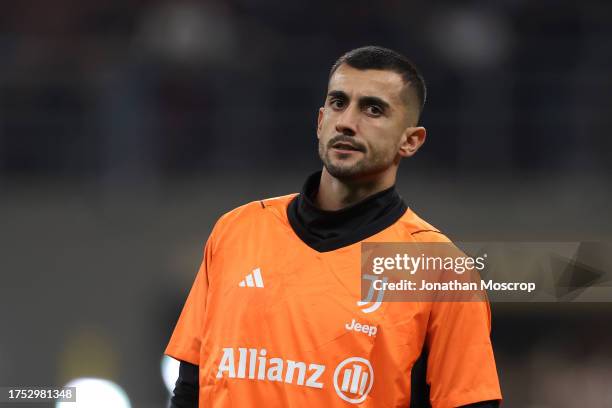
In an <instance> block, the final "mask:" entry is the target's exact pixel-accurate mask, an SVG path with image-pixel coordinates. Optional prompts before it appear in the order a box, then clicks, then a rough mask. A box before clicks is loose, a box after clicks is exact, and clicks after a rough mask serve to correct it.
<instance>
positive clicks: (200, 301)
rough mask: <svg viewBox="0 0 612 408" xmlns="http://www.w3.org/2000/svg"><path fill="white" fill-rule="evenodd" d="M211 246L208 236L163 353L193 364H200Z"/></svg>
mask: <svg viewBox="0 0 612 408" xmlns="http://www.w3.org/2000/svg"><path fill="white" fill-rule="evenodd" d="M211 247H212V243H211V239H210V238H209V240H208V242H207V243H206V247H205V249H204V258H203V260H202V265H201V266H200V269H199V270H198V273H197V275H196V278H195V281H194V283H193V286H192V287H191V290H190V292H189V295H188V296H187V301H186V302H185V305H184V306H183V310H182V312H181V315H180V317H179V319H178V322H177V323H176V327H175V328H174V332H173V333H172V337H171V338H170V342H169V343H168V346H167V347H166V351H165V354H167V355H169V356H170V357H173V358H175V359H177V360H182V361H186V362H188V363H191V364H195V365H199V364H200V361H199V359H200V344H201V338H202V324H203V321H204V313H205V311H206V296H207V293H208V268H209V266H210V263H211V259H212V249H211Z"/></svg>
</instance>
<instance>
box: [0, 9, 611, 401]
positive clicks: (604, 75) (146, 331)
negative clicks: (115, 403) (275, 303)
mask: <svg viewBox="0 0 612 408" xmlns="http://www.w3.org/2000/svg"><path fill="white" fill-rule="evenodd" d="M610 43H612V3H610V2H603V1H598V2H594V1H582V2H570V1H552V0H551V1H527V0H499V1H495V2H489V1H469V2H463V3H462V4H461V5H459V4H458V3H456V2H450V1H438V2H435V4H434V3H433V2H426V1H399V0H381V1H378V2H362V1H356V2H343V1H340V2H325V1H322V0H313V1H310V2H299V3H298V2H286V1H279V0H275V1H265V2H260V1H251V0H229V1H206V2H204V1H183V0H179V1H143V0H123V1H117V0H112V1H105V2H83V1H76V0H56V1H53V2H42V1H34V0H21V1H19V2H4V3H3V4H2V6H0V220H1V222H0V245H1V246H0V248H1V250H0V251H1V256H0V273H1V276H2V284H1V285H0V302H1V303H0V305H1V307H0V322H1V328H0V331H1V333H2V334H1V336H0V385H6V386H12V385H18V386H24V385H62V384H66V383H67V382H68V381H70V380H73V379H75V378H79V377H98V378H103V379H107V380H111V381H113V382H115V383H116V384H118V385H119V386H120V387H122V388H123V390H124V391H125V392H126V394H127V396H128V397H129V399H130V401H131V405H132V407H134V408H141V407H143V408H144V407H147V408H149V407H162V406H164V405H165V403H166V401H167V398H168V394H167V391H166V388H165V387H164V384H163V380H162V376H161V372H160V361H161V353H162V351H163V349H164V347H165V344H166V342H167V340H168V337H169V335H170V333H171V331H172V328H173V325H174V323H175V321H176V318H177V316H178V313H179V311H180V309H181V307H182V303H183V301H184V299H185V296H186V294H187V291H188V289H189V287H190V285H191V282H192V279H193V277H194V275H195V271H196V269H197V267H198V265H199V262H200V258H201V251H202V247H203V245H204V242H205V240H206V238H207V236H208V233H209V231H210V229H211V227H212V225H213V223H214V221H215V220H216V218H217V217H218V216H220V215H221V214H222V213H223V212H225V211H228V210H229V209H231V208H233V207H235V206H237V205H239V204H242V203H244V202H247V201H250V200H254V199H258V198H262V197H269V196H276V195H281V194H287V193H290V192H296V191H298V190H299V188H300V187H301V184H302V182H303V180H304V178H305V177H306V175H307V174H308V173H309V172H311V171H314V170H316V169H318V168H319V167H320V164H319V162H318V158H317V155H316V137H315V122H316V112H317V108H318V107H319V106H320V104H321V103H322V100H323V96H324V92H325V87H326V81H327V74H328V70H329V67H330V66H331V64H332V62H333V61H334V60H335V59H336V58H337V57H338V56H339V55H340V54H341V53H343V52H344V51H346V50H348V49H351V48H354V47H357V46H361V45H366V44H379V45H383V46H387V47H390V48H395V49H397V50H399V51H401V52H403V53H405V54H406V55H408V56H409V57H410V58H411V59H413V60H414V61H415V62H416V63H417V65H418V66H419V67H420V69H421V71H422V72H423V73H424V76H425V79H426V81H427V83H428V86H429V98H428V102H427V105H426V109H425V113H424V115H423V124H424V125H425V126H426V127H427V129H428V131H429V138H428V140H427V143H426V145H425V147H424V148H423V150H422V151H421V152H420V153H419V154H418V155H417V156H416V157H415V158H414V159H411V160H409V161H406V162H405V163H404V164H403V165H402V168H401V169H400V173H401V175H400V182H399V184H398V186H399V190H400V193H401V194H402V195H403V197H404V198H405V199H406V201H407V203H408V204H409V205H410V206H411V207H412V208H413V209H414V210H415V211H416V212H417V213H419V214H420V215H421V216H423V217H424V218H425V219H427V220H430V221H431V222H432V223H434V224H435V225H436V226H438V227H439V228H440V229H442V230H443V231H445V232H446V233H447V234H448V235H449V236H450V237H451V238H453V239H455V240H463V241H468V240H477V241H485V240H495V241H503V240H521V241H529V240H544V241H611V240H612V236H611V235H612V229H611V223H612V217H611V215H610V214H611V210H612V205H611V204H612V191H611V188H610V186H611V181H612V160H611V155H610V152H611V151H612V137H610V136H611V134H612V133H611V132H612V86H611V85H612V76H611V75H610V74H611V72H612V47H610ZM611 300H612V299H611ZM492 307H493V317H494V320H493V333H492V336H493V342H494V348H495V350H496V356H497V363H498V368H499V372H500V375H501V381H502V389H503V391H504V396H505V398H506V401H505V404H504V406H505V407H528V408H544V407H556V408H559V407H579V406H589V407H604V406H612V389H611V388H610V387H609V383H610V378H612V352H611V351H610V344H611V343H612V329H611V327H610V323H609V321H610V315H611V312H612V307H611V305H610V303H599V304H592V303H589V304H545V305H544V304H539V305H538V304H494V305H492ZM31 406H34V405H31ZM41 406H47V405H41Z"/></svg>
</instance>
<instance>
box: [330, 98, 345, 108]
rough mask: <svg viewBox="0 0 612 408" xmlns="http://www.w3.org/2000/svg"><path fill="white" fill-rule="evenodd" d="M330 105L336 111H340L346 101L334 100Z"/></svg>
mask: <svg viewBox="0 0 612 408" xmlns="http://www.w3.org/2000/svg"><path fill="white" fill-rule="evenodd" d="M329 105H330V106H331V107H332V108H334V109H340V108H342V107H343V106H344V101H343V100H341V99H332V100H331V101H330V102H329Z"/></svg>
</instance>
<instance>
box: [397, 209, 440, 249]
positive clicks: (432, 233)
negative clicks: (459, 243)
mask: <svg viewBox="0 0 612 408" xmlns="http://www.w3.org/2000/svg"><path fill="white" fill-rule="evenodd" d="M396 225H397V226H398V227H399V228H401V229H403V230H404V231H405V233H407V234H410V236H411V237H412V239H413V240H415V241H417V242H450V239H448V237H447V236H446V235H444V233H443V232H442V231H440V230H439V229H438V228H436V227H434V226H433V225H431V224H430V223H428V222H427V221H425V220H424V219H422V218H421V217H419V216H418V215H417V214H416V213H415V212H414V211H413V210H412V209H411V208H408V209H407V210H406V212H405V213H404V215H402V217H401V218H400V219H399V220H398V221H397V223H396Z"/></svg>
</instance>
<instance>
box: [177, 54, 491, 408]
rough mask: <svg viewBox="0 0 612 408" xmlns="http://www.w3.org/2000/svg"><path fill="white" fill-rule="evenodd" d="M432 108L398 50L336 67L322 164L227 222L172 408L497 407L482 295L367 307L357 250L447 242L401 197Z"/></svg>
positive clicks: (214, 244) (201, 279) (192, 304)
mask: <svg viewBox="0 0 612 408" xmlns="http://www.w3.org/2000/svg"><path fill="white" fill-rule="evenodd" d="M424 100H425V85H424V82H423V79H422V78H421V76H420V75H419V73H418V72H417V70H416V69H415V67H414V66H413V65H412V64H411V63H410V62H409V61H408V60H407V59H406V58H405V57H403V56H402V55H400V54H398V53H396V52H394V51H392V50H388V49H385V48H381V47H363V48H359V49H356V50H353V51H350V52H348V53H347V54H345V55H343V56H342V57H340V59H338V61H336V63H335V64H334V65H333V67H332V69H331V73H330V77H329V84H328V92H327V96H326V99H325V105H324V106H323V107H321V108H320V109H319V116H318V126H317V137H318V139H319V156H320V157H321V160H322V161H323V170H322V171H321V172H318V173H315V174H313V175H311V176H310V177H309V178H308V179H307V180H306V183H305V185H304V187H303V189H302V192H301V193H300V194H297V195H296V194H292V195H288V196H284V197H278V198H272V199H267V200H261V201H257V202H253V203H250V204H246V205H244V206H242V207H239V208H237V209H235V210H233V211H231V212H229V213H227V214H225V215H224V216H223V217H221V218H220V219H219V221H218V222H217V224H216V225H215V227H214V229H213V232H212V233H211V235H210V237H209V239H208V242H207V244H206V248H205V252H204V261H203V262H202V266H201V268H200V270H199V272H198V274H197V277H196V279H195V283H194V285H193V288H192V289H191V292H190V294H189V296H188V298H187V302H186V304H185V307H184V309H183V312H182V313H181V316H180V318H179V321H178V323H177V325H176V328H175V330H174V334H173V335H172V338H171V340H170V343H169V345H168V347H167V349H166V354H168V355H170V356H172V357H174V358H176V359H178V360H181V369H180V376H179V380H178V381H177V384H176V389H175V392H174V396H173V398H172V406H173V407H187V406H190V407H195V406H196V404H197V403H196V401H197V400H198V397H199V406H200V407H206V408H209V407H210V408H212V407H348V406H352V405H356V406H361V407H409V406H429V404H431V406H433V407H436V408H438V407H439V408H448V407H459V406H469V407H497V406H498V404H499V403H498V401H499V400H501V392H500V389H499V382H498V378H497V372H496V368H495V362H494V358H493V352H492V347H491V342H490V339H489V332H490V312H489V306H488V304H487V303H486V302H463V303H459V302H456V303H453V302H444V303H435V302H431V303H424V302H398V303H395V302H387V303H384V304H383V305H382V306H380V307H377V308H367V309H366V308H363V306H362V305H363V303H361V302H359V300H360V284H361V282H360V280H361V276H360V260H359V259H360V247H361V245H360V244H361V243H362V242H448V240H447V238H446V237H444V235H442V234H441V233H440V232H439V231H438V230H436V229H435V228H434V227H432V226H431V225H429V224H427V223H426V222H425V221H423V220H422V219H420V218H419V217H417V216H416V215H415V214H414V212H412V211H411V210H410V209H408V208H407V206H406V205H405V204H404V202H403V200H402V198H401V197H400V196H399V195H398V193H397V192H396V191H395V188H394V185H395V179H396V174H397V169H398V167H399V164H400V161H401V159H403V158H407V157H411V156H412V155H414V154H415V153H416V152H417V151H418V149H419V148H420V147H421V145H422V144H423V142H424V141H425V134H426V132H425V129H424V128H423V127H421V126H418V125H417V124H418V120H419V115H420V113H421V110H422V107H423V103H424ZM421 355H423V356H424V357H422V360H419V356H421ZM417 361H422V362H423V368H426V370H425V371H426V374H423V373H420V374H421V375H423V376H424V377H422V381H421V382H419V379H418V378H416V377H418V375H417V374H419V370H418V369H417V367H416V366H415V363H416V362H417ZM425 366H426V367H425ZM411 377H412V378H411ZM411 397H412V398H411Z"/></svg>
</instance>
